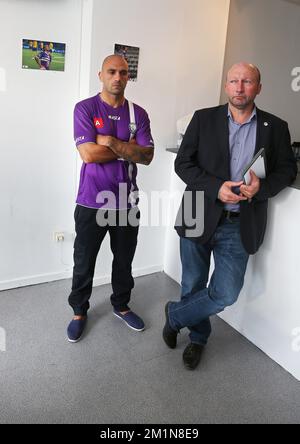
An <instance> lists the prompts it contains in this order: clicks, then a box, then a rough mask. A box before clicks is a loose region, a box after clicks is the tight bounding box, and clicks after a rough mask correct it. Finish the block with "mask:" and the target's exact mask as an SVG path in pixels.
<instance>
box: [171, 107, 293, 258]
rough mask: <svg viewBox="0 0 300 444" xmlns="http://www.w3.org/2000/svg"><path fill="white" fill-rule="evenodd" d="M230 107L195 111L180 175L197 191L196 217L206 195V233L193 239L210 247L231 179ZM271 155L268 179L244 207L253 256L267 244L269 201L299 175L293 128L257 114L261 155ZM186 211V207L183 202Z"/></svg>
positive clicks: (181, 230) (246, 240) (180, 228)
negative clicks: (225, 185) (224, 191)
mask: <svg viewBox="0 0 300 444" xmlns="http://www.w3.org/2000/svg"><path fill="white" fill-rule="evenodd" d="M227 114H228V105H222V106H217V107H214V108H209V109H203V110H199V111H196V113H195V114H194V117H193V119H192V121H191V123H190V125H189V127H188V129H187V131H186V134H185V136H184V138H183V141H182V144H181V147H180V149H179V152H178V155H177V158H176V160H175V171H176V173H177V174H178V176H179V177H180V178H181V179H182V180H183V181H184V182H185V183H186V184H187V188H186V191H191V192H192V209H191V211H192V217H195V215H196V211H195V210H196V208H195V205H196V191H197V190H199V191H204V232H203V234H202V236H200V237H197V238H193V240H195V241H197V242H200V243H205V242H207V241H208V240H209V239H210V238H211V236H212V235H213V233H214V232H215V230H216V228H217V225H218V223H219V221H220V218H221V215H222V211H223V209H224V204H223V203H222V202H221V201H220V200H219V199H218V193H219V190H220V188H221V186H222V185H223V183H224V182H226V181H228V180H230V151H229V126H228V115H227ZM262 147H264V148H265V151H266V169H267V177H266V179H262V180H261V188H260V190H259V192H258V194H257V195H256V196H255V197H254V198H253V199H252V202H251V203H249V202H248V201H243V202H241V206H240V212H241V213H240V222H241V238H242V242H243V245H244V247H245V249H246V251H247V252H248V253H249V254H254V253H255V252H256V251H257V250H258V249H259V247H260V245H261V244H262V242H263V239H264V235H265V230H266V224H267V207H268V199H269V198H270V197H273V196H275V195H276V194H278V193H279V192H280V191H281V190H282V189H284V188H285V187H287V186H288V185H290V184H291V183H292V182H293V181H294V180H295V178H296V175H297V164H296V161H295V157H294V155H293V152H292V148H291V138H290V133H289V129H288V125H287V123H286V122H284V121H283V120H281V119H279V118H278V117H276V116H274V115H272V114H269V113H266V112H264V111H261V110H259V109H257V139H256V149H255V152H256V153H257V152H258V151H259V150H260V149H261V148H262ZM182 205H183V206H184V202H183V203H182ZM175 229H176V231H177V232H178V234H179V236H181V237H189V235H186V229H188V230H190V229H191V227H188V226H186V225H185V223H184V221H183V223H181V224H180V225H177V226H175Z"/></svg>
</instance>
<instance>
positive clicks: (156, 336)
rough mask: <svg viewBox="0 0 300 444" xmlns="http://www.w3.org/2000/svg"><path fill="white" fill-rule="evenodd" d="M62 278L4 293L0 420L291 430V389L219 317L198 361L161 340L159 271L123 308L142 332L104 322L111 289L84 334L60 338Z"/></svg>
mask: <svg viewBox="0 0 300 444" xmlns="http://www.w3.org/2000/svg"><path fill="white" fill-rule="evenodd" d="M69 288H70V281H68V280H67V281H60V282H56V283H50V284H46V285H39V286H34V287H27V288H21V289H16V290H11V291H4V292H1V294H0V327H2V328H4V329H5V330H6V351H5V352H3V351H2V352H0V375H1V386H0V387H1V388H0V423H2V424H3V423H30V424H32V423H33V424H36V423H52V424H55V423H80V424H83V423H92V424H104V423H108V424H116V423H120V424H133V423H142V424H149V423H158V424H175V423H178V424H187V423H189V424H203V423H211V424H215V423H229V424H231V423H239V424H240V423H268V424H270V423H299V422H300V387H299V385H300V384H299V383H298V382H297V381H296V380H295V379H294V378H293V377H292V376H290V375H289V374H288V373H286V372H285V371H284V370H283V369H282V368H281V367H279V366H278V365H277V364H276V363H274V362H273V361H272V360H270V359H269V358H268V357H267V356H266V355H265V354H264V353H262V352H261V351H260V350H258V349H257V348H256V347H255V346H254V345H252V344H251V343H249V342H248V341H247V340H245V338H243V337H242V336H240V335H239V334H238V333H237V332H236V331H234V330H233V329H231V328H230V327H229V326H228V325H227V324H225V323H224V322H223V321H221V320H220V319H219V318H214V319H213V335H212V337H211V340H210V343H209V346H208V347H207V349H206V351H205V354H204V356H203V360H202V364H201V366H199V368H198V369H197V370H196V371H194V372H191V371H187V370H185V369H184V367H183V364H182V352H183V350H184V348H185V345H186V344H187V341H188V336H187V332H186V331H183V332H182V334H181V335H180V336H179V344H178V348H177V349H176V350H169V349H168V348H167V347H166V346H165V344H164V343H163V341H162V339H161V329H162V326H163V323H164V314H163V307H164V305H165V302H166V301H167V300H169V299H173V300H176V299H177V298H178V297H179V293H180V288H179V286H178V285H177V284H176V283H175V282H174V281H172V280H171V279H170V278H168V277H167V276H166V275H164V274H154V275H151V276H146V277H142V278H139V279H137V280H136V287H135V290H134V292H133V302H132V308H133V309H134V310H136V311H137V312H138V313H139V314H141V315H142V316H143V318H144V320H145V322H146V325H147V329H146V330H145V332H143V333H137V332H134V331H132V330H129V329H128V327H126V325H125V324H123V323H122V322H121V321H120V320H118V319H117V318H116V317H114V316H113V315H112V312H111V306H110V302H109V295H110V286H103V287H98V288H96V289H94V293H93V298H92V309H91V311H90V317H89V324H88V328H87V332H86V335H85V336H84V338H83V339H82V341H81V342H79V343H77V344H70V343H68V342H67V340H66V333H65V330H66V326H67V323H68V322H69V320H70V319H71V315H72V313H71V310H70V309H69V308H68V307H67V305H66V296H67V294H68V292H69Z"/></svg>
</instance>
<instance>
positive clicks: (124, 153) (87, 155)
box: [78, 135, 154, 165]
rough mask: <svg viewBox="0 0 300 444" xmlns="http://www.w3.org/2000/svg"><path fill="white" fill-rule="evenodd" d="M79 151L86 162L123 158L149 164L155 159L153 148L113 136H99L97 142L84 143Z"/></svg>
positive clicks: (110, 160) (106, 161)
mask: <svg viewBox="0 0 300 444" xmlns="http://www.w3.org/2000/svg"><path fill="white" fill-rule="evenodd" d="M78 151H79V153H80V156H81V158H82V160H83V162H84V163H108V162H112V161H113V160H116V159H119V158H122V159H124V160H128V161H130V162H134V163H140V164H143V165H149V164H150V163H151V161H152V159H153V154H154V151H153V148H145V147H142V146H139V145H137V144H136V141H135V140H134V139H133V140H131V141H130V142H122V141H121V140H119V139H116V138H115V137H112V136H102V135H98V136H97V143H83V144H82V145H79V146H78Z"/></svg>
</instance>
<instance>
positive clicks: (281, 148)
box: [255, 122, 298, 201]
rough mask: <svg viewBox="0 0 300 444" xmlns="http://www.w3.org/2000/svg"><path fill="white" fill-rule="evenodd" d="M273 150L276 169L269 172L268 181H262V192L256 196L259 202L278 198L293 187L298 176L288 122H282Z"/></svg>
mask: <svg viewBox="0 0 300 444" xmlns="http://www.w3.org/2000/svg"><path fill="white" fill-rule="evenodd" d="M276 142H277V143H276ZM271 149H272V155H274V156H275V159H274V160H275V162H274V168H272V170H271V171H268V170H267V177H266V179H262V180H261V186H260V190H259V192H258V193H257V194H256V196H255V199H256V200H259V201H262V200H266V199H269V198H270V197H273V196H276V194H278V193H279V192H280V191H281V190H283V189H284V188H285V187H287V186H289V185H291V184H292V183H293V181H294V180H295V179H296V176H297V171H298V168H297V162H296V160H295V157H294V154H293V151H292V148H291V136H290V132H289V128H288V125H287V123H286V122H282V127H281V131H280V133H279V134H277V135H276V137H275V146H273V147H271Z"/></svg>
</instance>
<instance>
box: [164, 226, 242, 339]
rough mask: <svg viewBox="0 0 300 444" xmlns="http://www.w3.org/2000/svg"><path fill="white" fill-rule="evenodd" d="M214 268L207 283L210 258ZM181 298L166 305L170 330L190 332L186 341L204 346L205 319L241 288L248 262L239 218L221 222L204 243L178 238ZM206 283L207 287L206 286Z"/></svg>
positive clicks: (234, 297) (207, 329) (233, 299)
mask: <svg viewBox="0 0 300 444" xmlns="http://www.w3.org/2000/svg"><path fill="white" fill-rule="evenodd" d="M211 253H213V256H214V261H215V269H214V272H213V275H212V277H211V279H210V282H209V284H208V277H209V268H210V258H211ZM180 254H181V262H182V295H181V301H180V302H171V303H170V304H169V321H170V325H171V327H172V328H173V329H174V330H176V331H179V330H180V329H182V328H184V327H188V328H189V330H190V340H191V342H194V343H196V344H201V345H206V343H207V340H208V338H209V336H210V334H211V324H210V320H209V317H210V316H213V315H215V314H217V313H220V312H221V311H223V310H224V309H225V308H226V307H228V306H230V305H232V304H234V303H235V302H236V300H237V298H238V296H239V294H240V291H241V289H242V287H243V285H244V276H245V273H246V268H247V263H248V259H249V255H248V253H247V252H246V251H245V249H244V247H243V245H242V242H241V236H240V223H239V218H233V219H231V220H228V219H223V220H222V222H221V223H220V224H219V226H218V227H217V229H216V231H215V233H214V235H213V236H212V238H211V239H210V241H209V242H207V243H206V244H203V245H201V244H199V243H197V242H194V241H192V240H190V239H184V238H181V239H180ZM207 284H208V286H207Z"/></svg>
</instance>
